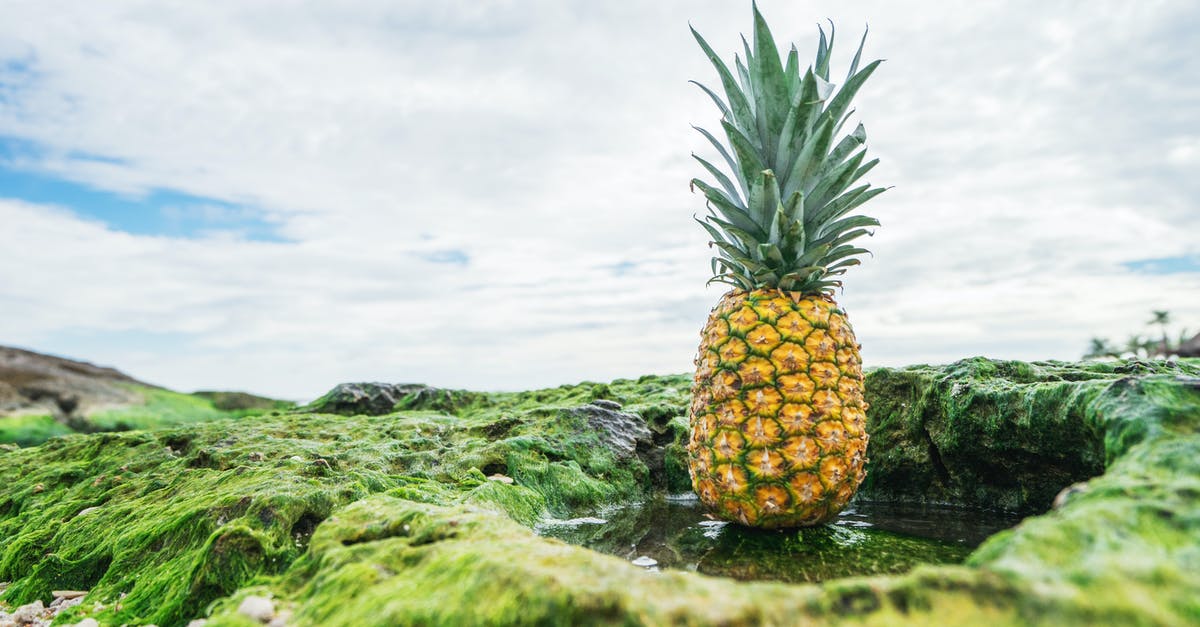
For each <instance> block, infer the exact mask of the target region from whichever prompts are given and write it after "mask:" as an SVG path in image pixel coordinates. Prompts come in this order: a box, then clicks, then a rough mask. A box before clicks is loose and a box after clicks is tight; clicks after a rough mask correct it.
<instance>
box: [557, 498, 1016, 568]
mask: <svg viewBox="0 0 1200 627" xmlns="http://www.w3.org/2000/svg"><path fill="white" fill-rule="evenodd" d="M1018 520H1019V518H1017V517H1015V516H1011V515H1007V514H1001V513H994V512H979V511H975V510H967V509H960V508H953V507H945V506H924V505H904V504H891V503H869V502H855V503H851V505H850V506H849V507H848V508H847V509H846V511H844V512H842V514H841V515H840V516H838V518H837V519H836V520H835V521H834V522H833V523H831V524H829V525H824V526H821V527H816V528H810V529H790V530H772V531H764V530H759V529H749V528H746V527H742V526H739V525H733V524H729V523H725V522H721V521H716V520H711V519H709V518H708V516H707V515H706V514H705V512H704V509H703V508H702V507H701V506H700V504H699V502H698V501H697V500H696V499H695V497H693V496H691V495H686V496H683V497H667V498H658V499H654V500H650V501H647V502H645V503H639V504H631V505H622V506H617V507H612V508H609V509H606V510H603V511H601V512H597V513H596V516H594V517H588V518H576V519H572V520H566V521H555V520H548V521H545V522H543V523H542V524H540V525H538V527H537V532H538V533H539V534H541V535H543V536H547V537H551V538H558V539H560V540H564V541H566V542H570V543H572V544H578V545H581V546H585V547H587V548H590V549H593V550H596V551H600V552H603V553H609V554H612V555H617V556H620V557H623V558H625V559H628V560H630V561H631V562H633V563H634V564H637V565H640V566H644V567H645V568H647V569H648V570H659V569H684V570H692V571H697V572H701V573H704V574H707V575H718V576H725V577H735V578H738V579H771V580H779V581H792V582H816V581H822V580H825V579H832V578H836V577H847V576H851V575H874V574H891V573H899V572H904V571H907V570H909V569H911V568H912V567H913V566H915V565H917V564H949V563H957V562H961V561H962V560H963V559H964V558H965V557H966V556H967V554H969V553H970V552H971V550H972V549H974V548H975V547H976V546H978V545H979V543H980V542H982V541H983V540H984V539H985V538H987V537H988V536H989V535H991V534H993V533H995V532H997V531H999V530H1001V529H1006V528H1008V527H1011V526H1012V525H1014V524H1016V522H1017V521H1018Z"/></svg>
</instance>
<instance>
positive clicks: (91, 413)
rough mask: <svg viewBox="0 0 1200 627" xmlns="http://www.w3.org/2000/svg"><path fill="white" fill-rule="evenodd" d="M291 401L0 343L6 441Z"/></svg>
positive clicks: (162, 422)
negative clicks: (147, 377) (139, 374)
mask: <svg viewBox="0 0 1200 627" xmlns="http://www.w3.org/2000/svg"><path fill="white" fill-rule="evenodd" d="M292 406H293V403H290V402H286V401H278V400H274V399H270V398H265V397H262V396H255V395H253V394H247V393H244V392H198V393H196V394H183V393H180V392H173V391H171V390H168V389H166V388H162V387H158V386H155V385H151V384H149V383H145V382H143V381H138V380H137V379H135V378H133V377H131V376H129V375H127V374H125V373H123V372H121V371H119V370H116V369H114V368H107V367H104V366H97V365H94V364H90V363H87V362H84V361H77V360H74V359H66V358H63V357H55V356H53V355H45V354H42V353H36V352H34V351H30V350H25V349H21V348H13V347H8V346H0V445H3V444H16V445H19V446H36V445H38V444H41V443H42V442H45V441H46V440H48V439H50V438H52V437H55V436H60V435H70V434H73V433H93V432H97V431H128V430H131V429H148V428H156V427H164V426H168V425H183V424H191V423H198V422H207V421H210V420H218V419H221V418H229V417H235V416H249V415H255V414H262V413H266V412H268V411H276V410H284V409H288V408H290V407H292ZM0 625H3V622H2V621H0Z"/></svg>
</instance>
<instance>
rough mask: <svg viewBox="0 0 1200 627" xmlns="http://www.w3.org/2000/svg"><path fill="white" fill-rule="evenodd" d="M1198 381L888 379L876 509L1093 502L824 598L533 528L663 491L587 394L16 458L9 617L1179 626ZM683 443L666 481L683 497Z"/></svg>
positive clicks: (247, 423) (3, 496)
mask: <svg viewBox="0 0 1200 627" xmlns="http://www.w3.org/2000/svg"><path fill="white" fill-rule="evenodd" d="M1197 377H1200V362H1197V361H1186V360H1185V361H1182V362H1180V364H1179V365H1177V366H1169V365H1167V364H1164V363H1154V362H1137V363H1108V364H1105V363H1099V364H1081V365H1069V364H1056V363H1034V364H1024V365H1021V364H1019V363H1016V362H992V361H988V360H983V359H973V360H967V361H964V362H960V363H958V364H954V365H951V366H947V367H944V368H933V367H913V368H906V369H896V370H879V371H875V372H872V373H871V374H870V376H869V378H868V383H867V384H868V393H869V394H870V395H871V398H870V399H869V400H870V401H871V403H872V410H871V415H870V420H871V423H872V424H871V430H872V444H871V446H872V448H871V451H870V456H871V458H872V461H871V466H870V470H869V472H870V474H869V482H870V483H868V484H867V485H865V486H864V490H865V492H866V493H867V494H869V495H872V496H875V497H884V498H886V497H890V498H894V499H897V500H915V501H937V500H955V501H958V502H962V503H968V504H976V505H979V504H985V503H992V504H997V503H998V504H1001V505H1005V506H1009V507H1013V508H1017V509H1022V510H1024V511H1026V512H1034V513H1040V512H1045V511H1046V508H1048V507H1049V503H1050V501H1051V500H1052V498H1053V496H1054V494H1055V493H1057V491H1058V490H1059V489H1061V488H1062V487H1065V486H1066V485H1068V484H1070V483H1074V482H1078V481H1087V483H1086V484H1085V485H1083V486H1082V487H1081V488H1079V490H1078V491H1077V492H1076V493H1074V494H1072V495H1070V496H1068V497H1066V498H1065V502H1064V503H1063V504H1062V505H1061V507H1059V508H1058V509H1054V510H1051V511H1049V512H1048V513H1044V514H1042V515H1039V516H1035V517H1032V518H1029V519H1027V520H1026V521H1024V522H1023V523H1021V524H1020V525H1018V526H1017V527H1015V528H1014V529H1012V530H1010V531H1006V532H1003V533H1001V534H997V535H996V536H994V537H993V538H992V539H990V540H989V541H988V542H986V543H985V544H984V545H983V546H982V547H980V549H978V551H976V552H975V553H974V554H972V556H971V557H970V558H969V560H968V562H967V565H966V566H938V567H929V566H924V567H918V568H916V569H915V570H913V571H911V572H909V573H907V574H901V575H893V576H878V577H869V578H854V579H843V580H834V581H831V582H827V583H824V584H822V585H810V584H805V585H786V584H780V583H763V582H752V583H734V582H732V581H729V580H726V579H720V578H710V577H703V576H699V575H696V574H692V573H685V572H663V573H656V574H649V573H644V572H642V571H640V570H639V569H637V568H636V567H633V566H631V565H629V564H628V563H626V562H625V561H623V560H620V559H616V558H612V557H608V556H604V555H600V554H598V553H595V552H591V551H587V550H585V549H581V548H578V547H573V546H569V545H566V544H563V543H560V542H556V541H553V540H548V539H544V538H540V537H537V536H536V535H535V534H533V533H532V531H531V530H530V529H529V527H528V526H527V525H528V524H530V523H531V522H533V521H534V520H536V519H537V518H538V517H540V516H541V515H542V514H543V513H544V511H546V510H549V511H552V512H564V511H570V510H573V509H576V508H579V509H582V510H584V511H589V510H594V508H596V507H599V506H600V505H601V504H603V503H605V502H608V501H614V500H622V501H624V500H630V499H636V498H640V497H641V496H642V495H643V494H645V491H646V490H647V489H649V488H650V486H651V485H653V484H654V483H655V479H654V477H653V476H651V471H650V470H649V469H648V468H647V467H646V466H645V465H644V464H643V463H642V462H641V461H640V460H638V459H630V460H626V461H618V459H617V458H616V457H614V456H613V455H612V454H611V453H608V452H607V451H605V450H604V449H602V448H601V447H599V446H598V443H599V439H598V438H597V437H596V435H595V434H591V433H588V432H587V430H586V428H585V427H584V426H583V425H581V424H580V421H579V420H578V419H576V418H572V417H571V416H570V415H569V414H568V413H566V412H564V411H563V410H564V409H568V408H570V407H574V406H576V405H581V404H584V403H587V402H589V401H590V400H592V398H593V396H594V395H595V385H594V384H586V385H579V386H564V387H561V388H555V389H551V390H540V391H534V392H524V393H508V394H489V395H483V397H481V398H479V399H476V401H473V402H472V403H469V404H467V405H464V406H461V407H457V408H455V413H456V415H445V414H443V413H439V412H436V411H413V412H402V413H398V414H393V415H389V416H379V417H363V416H359V417H353V418H346V417H341V416H329V415H313V414H293V415H282V416H273V415H265V416H261V417H258V418H253V419H240V420H239V419H223V420H216V421H212V422H204V421H201V422H193V423H189V424H187V425H186V427H179V428H166V429H159V430H156V431H142V432H128V433H119V434H111V433H110V434H96V435H91V436H86V437H72V438H56V439H52V440H50V441H49V442H47V443H46V444H44V445H42V446H40V447H37V448H28V449H12V448H11V447H3V448H0V538H2V539H3V542H0V581H10V582H12V583H11V585H10V586H9V587H8V588H7V590H6V591H5V592H4V596H3V600H4V601H5V602H7V603H9V604H20V603H25V602H28V601H31V600H33V599H35V598H40V599H42V600H43V601H49V600H50V599H49V592H50V590H53V589H58V588H61V587H77V588H83V589H89V590H90V591H91V592H90V593H89V595H88V597H87V599H86V602H85V603H84V604H83V605H81V606H79V607H77V608H74V609H72V610H70V611H68V612H66V613H65V614H64V616H63V617H62V619H61V620H62V621H74V620H78V619H79V618H81V617H82V616H85V615H94V616H96V617H97V618H98V619H99V620H100V621H101V622H102V623H106V624H107V623H112V624H122V623H130V624H138V623H146V622H154V623H155V624H158V625H162V626H164V627H168V626H170V625H181V624H185V623H186V622H187V620H189V619H191V618H195V617H198V616H202V615H204V614H205V613H207V612H210V611H211V613H212V622H211V623H210V624H211V625H244V624H246V622H245V620H244V619H242V618H239V617H238V616H237V615H236V606H237V603H238V601H239V600H240V599H241V598H243V597H244V596H245V595H246V594H248V593H249V592H248V591H254V592H255V593H259V594H270V595H272V596H274V597H275V598H276V599H277V600H278V602H279V604H280V605H281V606H284V607H287V608H289V609H290V610H292V611H293V612H294V621H293V622H294V624H297V625H386V624H471V623H493V624H494V623H504V624H509V623H512V624H537V623H543V624H597V623H605V624H647V623H652V624H664V623H665V624H671V623H678V624H715V623H723V624H757V623H776V624H786V623H794V622H797V621H801V620H806V619H812V620H813V621H823V620H839V621H840V620H853V621H857V622H863V623H865V624H886V625H892V624H904V623H909V624H928V623H930V622H937V623H943V624H1028V623H1032V622H1040V623H1053V624H1064V623H1066V624H1089V623H1095V622H1107V623H1121V624H1187V623H1189V622H1195V620H1196V617H1197V614H1198V610H1200V607H1198V604H1197V602H1196V600H1195V599H1197V598H1200V568H1197V565H1198V564H1200V554H1198V553H1197V548H1196V547H1197V546H1200V512H1198V511H1197V505H1196V504H1197V502H1200V468H1198V467H1197V465H1198V464H1200V461H1198V460H1200V435H1198V434H1200V390H1198V389H1197V383H1196V380H1195V379H1196V378H1197ZM607 385H608V391H607V392H606V393H605V394H606V396H609V397H610V400H617V401H618V402H623V403H625V405H626V406H627V407H629V408H634V407H638V408H643V409H647V408H650V407H659V406H661V407H665V408H668V409H667V410H647V413H653V412H655V411H660V413H661V415H660V416H659V417H652V422H653V423H655V424H659V423H664V422H665V427H666V428H664V429H663V430H662V431H660V432H656V433H657V435H659V436H665V437H666V438H679V437H681V436H683V435H685V434H686V428H685V427H683V426H682V424H681V423H680V422H679V419H678V416H679V415H681V414H682V408H683V407H684V406H685V405H686V400H687V399H686V397H687V387H688V379H687V377H683V376H678V377H650V378H642V379H638V380H636V381H634V380H620V381H614V382H612V383H609V384H607ZM670 408H676V409H677V410H678V413H675V417H673V418H669V419H665V420H664V419H663V418H662V416H666V415H668V414H671V413H672V412H671V411H670ZM677 444H678V440H675V445H677ZM667 449H668V452H667V454H666V460H667V461H664V463H663V465H662V468H661V470H658V471H655V472H660V473H674V474H675V479H672V480H668V483H671V482H674V484H678V483H679V482H680V479H681V478H680V477H679V472H680V471H679V464H678V459H677V457H678V455H679V453H678V451H677V450H676V451H675V452H671V451H672V449H671V447H670V445H668V447H667ZM669 460H674V461H669ZM672 469H674V470H672ZM494 474H502V475H506V476H507V477H510V478H512V479H513V480H514V481H515V483H514V484H513V485H507V484H504V483H501V482H498V481H489V480H488V479H487V478H486V476H487V475H494ZM93 508H94V509H93ZM814 534H815V536H814V538H813V542H814V543H818V542H820V540H821V538H820V537H819V536H820V535H821V532H820V531H819V530H818V531H816V532H814ZM834 540H836V538H834ZM731 550H733V549H731ZM875 550H876V551H877V552H878V551H884V550H887V547H876V549H875ZM844 558H845V559H868V558H867V557H865V556H863V555H859V556H858V557H845V556H844ZM764 559H765V558H764ZM831 559H834V558H831ZM122 594H124V595H125V596H124V598H123V599H121V595H122ZM118 600H120V604H119V605H118V604H117V603H116V601H118ZM96 603H102V604H103V608H102V609H98V608H97V607H96V606H95V604H96Z"/></svg>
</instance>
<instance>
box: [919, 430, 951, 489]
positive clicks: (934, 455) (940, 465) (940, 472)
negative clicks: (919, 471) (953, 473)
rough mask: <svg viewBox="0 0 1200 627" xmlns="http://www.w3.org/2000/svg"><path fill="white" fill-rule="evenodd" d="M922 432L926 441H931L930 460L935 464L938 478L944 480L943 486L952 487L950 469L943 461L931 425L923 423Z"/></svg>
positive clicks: (934, 469)
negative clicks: (930, 431) (931, 432)
mask: <svg viewBox="0 0 1200 627" xmlns="http://www.w3.org/2000/svg"><path fill="white" fill-rule="evenodd" d="M921 433H922V434H923V435H924V436H925V441H926V442H927V443H929V461H930V463H931V464H933V471H934V472H935V473H937V477H938V480H939V481H941V482H942V485H943V486H945V487H950V470H949V469H947V468H946V464H945V463H944V462H943V461H942V454H941V452H940V451H938V447H937V444H935V443H934V441H933V435H932V434H930V433H929V427H927V426H925V425H921Z"/></svg>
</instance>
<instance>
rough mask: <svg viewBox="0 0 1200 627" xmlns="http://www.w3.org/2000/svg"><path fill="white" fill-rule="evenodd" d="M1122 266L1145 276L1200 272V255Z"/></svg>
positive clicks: (1152, 260) (1165, 258) (1136, 261)
mask: <svg viewBox="0 0 1200 627" xmlns="http://www.w3.org/2000/svg"><path fill="white" fill-rule="evenodd" d="M1121 265H1123V266H1125V267H1126V268H1129V269H1130V270H1133V271H1134V272H1141V273H1143V274H1184V273H1187V272H1200V255H1179V256H1177V257H1159V258H1157V259H1135V260H1133V261H1126V262H1124V263H1122V264H1121Z"/></svg>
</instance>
